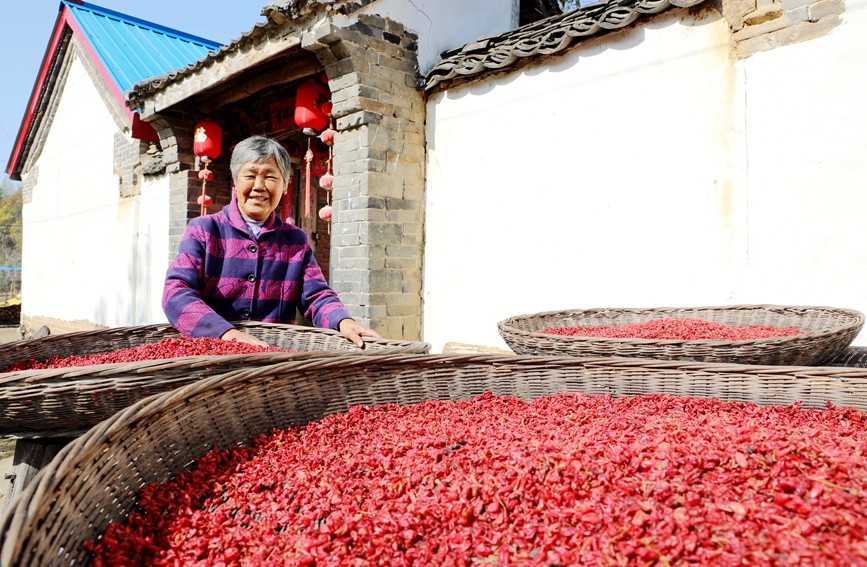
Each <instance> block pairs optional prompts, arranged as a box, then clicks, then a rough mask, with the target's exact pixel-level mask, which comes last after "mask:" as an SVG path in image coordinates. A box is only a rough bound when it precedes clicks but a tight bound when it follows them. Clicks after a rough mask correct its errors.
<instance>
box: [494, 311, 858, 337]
mask: <svg viewBox="0 0 867 567" xmlns="http://www.w3.org/2000/svg"><path fill="white" fill-rule="evenodd" d="M738 309H754V310H757V311H758V310H761V309H765V310H768V311H771V310H785V309H802V310H806V309H813V310H824V311H829V312H837V313H845V314H848V315H852V316H854V317H855V320H854V321H852V322H850V323H847V324H844V325H840V326H838V327H834V328H833V329H823V330H816V331H809V332H806V333H802V334H800V335H787V336H783V337H766V338H761V339H744V340H740V341H724V340H719V339H691V340H685V339H642V338H609V337H591V336H565V335H552V334H549V333H542V332H537V331H525V330H523V329H518V328H515V327H512V326H511V324H512V323H513V322H515V321H519V320H526V319H531V318H534V317H545V316H555V315H569V316H572V315H576V314H581V313H588V312H589V313H592V312H599V311H610V312H618V311H619V312H626V313H628V312H642V313H647V312H655V311H658V312H660V313H664V312H669V311H678V310H688V311H693V310H694V311H702V310H704V311H734V310H738ZM696 318H700V317H696ZM864 322H865V316H864V313H862V312H861V311H858V310H856V309H849V308H843V307H829V306H814V305H775V304H742V305H722V306H706V307H705V306H700V307H611V308H608V307H593V308H587V309H566V310H559V311H541V312H538V313H528V314H524V315H515V316H512V317H508V318H506V319H503V320H502V321H499V322H498V323H497V328H498V329H499V330H500V332H501V333H511V334H514V335H521V336H525V337H533V338H539V339H545V340H554V341H563V342H564V343H568V342H571V343H576V344H577V343H611V344H625V343H630V344H645V345H657V344H658V345H670V346H674V345H690V344H694V345H702V346H747V345H771V344H774V343H778V342H790V341H792V340H809V339H814V338H817V337H823V336H826V335H833V334H838V333H841V332H845V331H848V330H851V329H856V328H858V327H862V326H863V325H864Z"/></svg>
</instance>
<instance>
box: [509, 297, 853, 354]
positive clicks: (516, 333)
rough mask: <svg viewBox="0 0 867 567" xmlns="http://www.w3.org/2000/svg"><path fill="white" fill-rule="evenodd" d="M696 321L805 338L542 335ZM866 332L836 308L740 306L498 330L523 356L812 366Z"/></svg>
mask: <svg viewBox="0 0 867 567" xmlns="http://www.w3.org/2000/svg"><path fill="white" fill-rule="evenodd" d="M663 318H693V319H703V320H705V321H712V322H715V323H721V324H724V325H731V326H739V327H747V326H750V325H767V326H773V327H789V326H791V327H796V328H798V329H800V330H802V331H806V332H805V333H804V334H801V335H793V336H789V337H774V338H766V339H754V340H743V341H719V340H691V341H684V340H654V339H609V338H601V337H569V336H560V335H553V334H546V333H542V332H541V331H542V330H544V329H547V328H548V327H554V328H561V327H591V326H614V325H626V324H629V323H644V322H646V321H650V320H653V319H663ZM863 326H864V314H863V313H861V312H859V311H855V310H852V309H839V308H834V307H797V306H785V305H733V306H725V307H658V308H648V309H642V308H623V309H583V310H573V311H549V312H545V313H536V314H533V315H519V316H516V317H510V318H508V319H505V320H503V321H500V322H499V323H498V324H497V327H498V330H499V332H500V336H502V337H503V340H504V341H505V342H506V344H507V345H508V346H509V348H511V349H512V350H513V351H515V352H516V353H518V354H536V355H547V356H561V355H569V356H626V357H640V358H656V359H661V360H695V361H699V362H721V363H739V364H781V365H792V366H812V365H818V364H823V363H824V362H826V361H828V360H830V359H833V358H834V357H835V356H837V355H839V354H840V353H841V352H842V351H843V350H844V349H846V347H848V346H849V344H851V342H852V341H853V340H854V339H855V337H856V336H857V335H858V333H859V332H860V331H861V328H862V327H863Z"/></svg>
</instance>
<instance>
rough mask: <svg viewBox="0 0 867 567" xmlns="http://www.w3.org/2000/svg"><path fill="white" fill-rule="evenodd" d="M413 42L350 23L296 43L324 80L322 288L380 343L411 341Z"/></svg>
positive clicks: (419, 108)
mask: <svg viewBox="0 0 867 567" xmlns="http://www.w3.org/2000/svg"><path fill="white" fill-rule="evenodd" d="M417 39H418V38H417V37H416V36H415V35H414V34H412V33H411V32H408V31H406V30H404V29H403V28H402V27H401V26H400V25H398V24H396V23H395V22H393V21H389V20H386V19H384V18H381V17H378V16H369V15H359V18H358V22H357V23H356V24H354V25H352V26H351V27H350V28H338V27H336V26H333V25H332V26H326V27H324V28H321V29H320V30H319V32H318V35H317V36H316V37H310V38H306V41H305V42H304V43H302V45H303V46H304V47H306V48H307V49H309V50H311V51H314V52H315V53H316V55H317V57H318V58H319V60H320V62H322V63H323V65H324V66H325V71H326V73H328V77H329V81H328V86H329V88H330V89H331V93H332V98H331V100H332V102H333V103H334V116H335V118H336V129H337V131H338V134H337V137H336V139H335V143H334V174H335V179H334V189H333V191H334V192H333V206H334V220H333V223H332V233H331V265H332V268H331V278H332V279H331V285H332V287H333V288H334V289H335V291H337V292H338V293H339V294H340V297H341V299H342V300H343V302H344V303H345V304H346V306H347V308H348V309H349V310H350V312H351V313H352V315H353V316H354V317H357V318H358V319H359V320H360V321H362V322H364V323H365V324H368V325H370V326H371V327H372V328H374V329H376V330H377V331H378V332H379V333H380V334H382V335H383V336H386V337H390V338H400V339H406V340H418V339H419V338H420V336H421V259H422V233H423V214H422V206H423V202H422V199H423V195H424V169H425V165H424V163H425V162H424V158H425V148H424V119H425V116H424V112H425V107H424V99H423V95H422V93H421V91H420V90H418V89H417V85H419V84H420V83H419V80H420V77H419V72H418V64H417V58H416V41H417Z"/></svg>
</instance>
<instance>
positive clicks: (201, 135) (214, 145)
mask: <svg viewBox="0 0 867 567" xmlns="http://www.w3.org/2000/svg"><path fill="white" fill-rule="evenodd" d="M222 144H223V130H222V129H221V128H220V126H219V125H218V124H217V123H216V122H211V121H210V120H205V121H202V122H199V123H198V124H196V132H195V135H194V137H193V151H194V152H195V153H196V155H197V156H199V157H200V158H207V159H208V160H215V159H217V158H218V157H219V156H220V149H221V146H222Z"/></svg>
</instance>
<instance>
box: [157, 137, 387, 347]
mask: <svg viewBox="0 0 867 567" xmlns="http://www.w3.org/2000/svg"><path fill="white" fill-rule="evenodd" d="M290 167H291V165H290V161H289V154H288V153H287V152H286V150H285V149H283V146H281V145H280V143H279V142H277V141H276V140H272V139H271V138H266V137H263V136H253V137H251V138H247V139H246V140H244V141H242V142H239V143H238V144H237V145H236V146H235V149H234V151H233V152H232V159H231V162H230V168H231V171H232V179H233V180H234V188H233V189H234V191H233V194H232V202H231V203H229V205H228V206H226V207H225V208H224V209H223V210H222V211H220V212H219V213H215V214H211V215H204V216H202V217H199V218H196V219H193V220H192V221H190V223H189V225H188V226H187V230H186V232H185V234H184V237H183V239H182V240H181V244H180V247H179V250H178V256H177V258H175V260H174V262H172V264H171V266H169V270H168V273H167V274H166V282H165V288H164V289H163V311H165V314H166V317H168V320H169V322H170V323H171V324H172V326H173V327H175V328H176V329H177V330H178V331H180V332H181V333H183V334H185V335H188V336H191V337H219V338H222V339H224V340H237V341H240V342H244V343H251V344H257V345H265V344H266V343H265V342H264V341H261V340H259V339H258V338H256V337H254V336H252V335H250V334H248V333H244V332H242V331H240V330H238V329H236V328H235V327H234V325H232V323H231V321H250V320H252V321H264V322H269V323H295V313H296V311H295V310H296V308H297V309H298V310H300V312H301V313H303V314H304V316H305V317H307V318H308V319H310V320H311V321H312V322H313V324H314V325H315V326H317V327H322V328H328V329H334V330H339V331H340V332H341V333H342V334H343V336H345V337H346V338H347V339H349V340H351V341H352V342H354V343H355V344H356V345H358V346H359V347H362V346H364V342H363V340H362V339H361V337H365V336H366V337H379V334H377V333H376V331H373V330H372V329H369V328H367V327H365V326H364V325H362V324H361V323H358V322H356V321H354V320H353V319H352V317H351V316H350V315H349V312H348V311H347V310H346V307H345V306H344V305H343V303H342V302H341V301H340V299H338V297H337V293H335V292H334V290H332V289H331V288H330V287H328V284H327V283H326V282H325V278H324V277H323V276H322V271H321V270H320V269H319V266H318V265H317V263H316V259H315V258H314V257H313V249H312V248H311V247H310V244H309V242H308V240H307V234H306V233H305V232H304V231H303V230H301V229H300V228H298V227H296V226H293V225H292V224H289V223H285V222H282V221H281V220H280V219H279V218H277V215H276V214H274V210H275V209H276V208H277V205H278V204H279V203H280V198H281V197H282V196H283V195H285V194H286V192H287V191H288V190H289V174H290Z"/></svg>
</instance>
